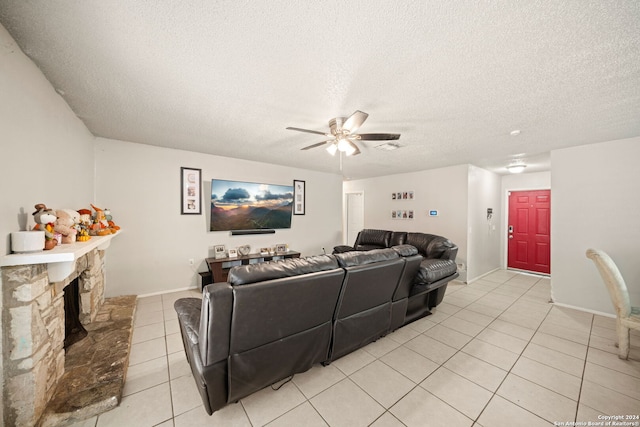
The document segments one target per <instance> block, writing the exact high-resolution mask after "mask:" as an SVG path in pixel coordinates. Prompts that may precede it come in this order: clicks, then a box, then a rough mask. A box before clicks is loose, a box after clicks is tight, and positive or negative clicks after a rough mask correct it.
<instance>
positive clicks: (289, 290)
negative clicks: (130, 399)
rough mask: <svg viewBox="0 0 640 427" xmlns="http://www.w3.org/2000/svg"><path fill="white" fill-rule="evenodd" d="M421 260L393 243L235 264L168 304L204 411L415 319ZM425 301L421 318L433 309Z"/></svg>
mask: <svg viewBox="0 0 640 427" xmlns="http://www.w3.org/2000/svg"><path fill="white" fill-rule="evenodd" d="M422 262H423V256H422V255H420V254H418V250H417V249H416V247H413V246H410V245H397V246H394V247H392V248H378V249H371V250H369V251H349V252H344V253H336V254H332V255H319V256H312V257H307V258H292V259H286V260H280V261H271V262H265V263H261V264H251V265H243V266H238V267H234V268H233V269H231V271H230V272H229V277H228V281H227V282H222V283H214V284H211V285H208V286H206V287H205V288H204V290H203V298H202V300H200V299H198V298H184V299H180V300H178V301H176V303H175V309H176V311H177V313H178V321H179V324H180V330H181V333H182V340H183V343H184V347H185V351H186V354H187V359H188V361H189V364H190V365H191V371H192V373H193V376H194V379H195V381H196V384H197V387H198V390H199V392H200V395H201V397H202V400H203V403H204V407H205V409H206V410H207V412H208V413H209V414H211V413H213V412H214V411H216V410H218V409H220V408H222V407H224V406H225V405H226V404H228V403H231V402H237V401H238V400H240V399H241V398H243V397H245V396H248V395H249V394H251V393H254V392H256V391H258V390H260V389H262V388H263V387H266V386H268V385H270V384H273V383H275V382H277V381H279V380H282V379H284V378H287V377H289V376H291V375H294V374H296V373H300V372H304V371H306V370H308V369H310V368H311V367H312V366H313V365H314V364H317V363H323V364H328V363H330V362H331V361H333V360H335V359H337V358H339V357H341V356H344V355H346V354H348V353H350V352H352V351H354V350H356V349H358V348H360V347H362V346H364V345H366V344H368V343H370V342H372V341H375V340H377V339H378V338H380V337H382V336H384V335H386V334H387V333H389V332H390V331H392V330H394V329H397V328H398V327H400V326H402V325H404V324H406V323H408V322H410V321H412V320H415V319H416V318H419V316H418V317H415V316H411V314H412V313H409V312H408V310H409V309H410V308H411V307H412V304H411V303H410V300H411V294H412V292H413V289H414V288H415V287H416V283H415V280H416V277H418V276H419V275H420V273H419V270H420V265H421V263H422ZM455 277H456V276H455V275H454V276H453V277H452V278H455ZM450 280H451V279H450ZM428 294H429V292H426V293H425V295H426V299H424V298H421V299H420V301H421V302H422V303H424V307H423V308H422V309H421V312H422V313H423V314H422V315H426V314H429V312H428V307H429V304H434V305H435V304H436V300H437V298H435V299H430V298H429V297H428ZM440 299H442V298H441V297H440ZM414 305H415V304H414ZM432 307H433V306H432ZM407 314H410V315H409V316H407Z"/></svg>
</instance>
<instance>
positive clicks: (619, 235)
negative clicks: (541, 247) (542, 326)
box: [551, 137, 640, 313]
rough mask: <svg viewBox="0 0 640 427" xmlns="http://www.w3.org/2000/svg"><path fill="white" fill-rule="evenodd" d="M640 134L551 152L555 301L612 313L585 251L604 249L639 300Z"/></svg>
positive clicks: (633, 299) (635, 300)
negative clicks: (639, 160)
mask: <svg viewBox="0 0 640 427" xmlns="http://www.w3.org/2000/svg"><path fill="white" fill-rule="evenodd" d="M639 158H640V137H636V138H630V139H623V140H618V141H610V142H604V143H600V144H592V145H584V146H580V147H574V148H567V149H562V150H555V151H552V152H551V182H552V186H553V190H552V191H553V194H552V201H551V262H552V264H551V265H552V269H553V275H552V295H553V298H554V300H555V302H558V303H562V304H567V305H571V306H576V307H581V308H585V309H589V310H594V311H600V312H607V313H614V311H613V306H612V304H611V300H610V298H609V295H608V293H607V291H606V289H605V286H604V284H603V283H602V280H601V279H600V276H599V275H598V272H597V270H596V268H595V266H594V265H593V263H592V262H591V260H589V259H588V258H586V256H585V251H586V250H587V249H588V248H596V249H602V250H604V251H606V252H607V253H609V255H610V256H611V257H612V258H613V260H614V261H615V262H616V264H617V265H618V268H619V269H620V271H621V273H622V275H623V277H624V278H625V281H626V283H627V286H628V287H629V293H630V296H631V302H632V304H633V305H635V306H637V305H640V263H638V254H640V226H639V224H638V220H639V218H640V216H639V215H638V212H640V197H639V196H638V195H640V172H639V169H638V159H639Z"/></svg>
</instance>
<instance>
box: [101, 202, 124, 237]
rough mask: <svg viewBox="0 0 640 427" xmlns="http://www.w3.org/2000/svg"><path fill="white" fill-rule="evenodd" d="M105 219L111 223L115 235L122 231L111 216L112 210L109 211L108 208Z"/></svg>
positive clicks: (105, 211) (110, 226)
mask: <svg viewBox="0 0 640 427" xmlns="http://www.w3.org/2000/svg"><path fill="white" fill-rule="evenodd" d="M104 217H105V219H106V220H107V222H108V223H109V228H110V229H111V232H112V233H114V234H115V233H116V231H118V230H120V226H118V225H116V223H115V222H113V217H112V216H111V210H109V209H108V208H105V210H104Z"/></svg>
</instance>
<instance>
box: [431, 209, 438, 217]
mask: <svg viewBox="0 0 640 427" xmlns="http://www.w3.org/2000/svg"><path fill="white" fill-rule="evenodd" d="M429 216H438V210H437V209H434V210H430V211H429Z"/></svg>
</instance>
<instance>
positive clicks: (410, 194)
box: [409, 191, 413, 200]
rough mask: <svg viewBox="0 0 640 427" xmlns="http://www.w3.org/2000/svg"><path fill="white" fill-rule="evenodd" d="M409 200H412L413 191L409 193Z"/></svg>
mask: <svg viewBox="0 0 640 427" xmlns="http://www.w3.org/2000/svg"><path fill="white" fill-rule="evenodd" d="M409 200H413V191H409Z"/></svg>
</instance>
